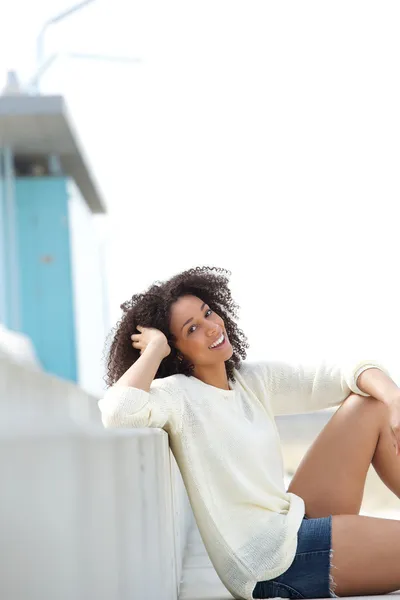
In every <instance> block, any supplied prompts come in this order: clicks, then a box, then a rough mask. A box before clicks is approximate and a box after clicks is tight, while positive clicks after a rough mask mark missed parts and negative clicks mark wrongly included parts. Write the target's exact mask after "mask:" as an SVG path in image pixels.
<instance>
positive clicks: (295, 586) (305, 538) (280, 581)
mask: <svg viewBox="0 0 400 600" xmlns="http://www.w3.org/2000/svg"><path fill="white" fill-rule="evenodd" d="M331 540H332V517H331V516H329V517H323V518H321V519H309V518H308V517H306V516H305V517H304V519H303V521H302V523H301V525H300V529H299V531H298V534H297V542H298V543H297V551H296V555H295V558H294V560H293V562H292V564H291V565H290V567H289V569H288V570H287V571H285V573H283V574H282V575H279V577H275V579H270V580H268V581H259V582H258V583H257V585H256V587H255V588H254V590H253V598H274V597H280V598H337V597H338V596H336V594H335V592H334V583H333V579H332V576H331V573H330V568H331V559H332V554H333V551H332V547H331Z"/></svg>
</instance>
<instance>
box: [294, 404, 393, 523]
mask: <svg viewBox="0 0 400 600" xmlns="http://www.w3.org/2000/svg"><path fill="white" fill-rule="evenodd" d="M385 419H386V420H387V407H386V406H385V405H384V404H383V402H379V401H378V400H376V399H375V398H370V397H363V396H359V395H357V394H351V395H350V396H349V397H348V398H347V399H346V400H345V401H344V402H343V404H342V405H341V406H340V407H339V408H338V410H337V411H336V413H335V414H334V415H333V416H332V417H331V419H330V420H329V422H328V423H327V425H326V426H325V427H324V429H323V430H322V431H321V433H320V434H319V436H318V437H317V439H316V440H315V442H314V443H313V444H312V446H311V447H310V449H309V450H308V452H307V453H306V455H305V457H304V458H303V460H302V462H301V464H300V466H299V468H298V469H297V471H296V473H295V475H294V477H293V479H292V481H291V484H290V486H289V489H288V491H289V492H292V493H294V494H296V495H297V496H300V497H301V498H303V500H304V502H305V506H306V514H307V515H308V516H310V517H313V518H318V517H325V516H328V515H335V514H358V513H359V511H360V508H361V502H362V498H363V494H364V487H365V480H366V476H367V473H368V469H369V466H370V464H371V461H372V458H373V456H374V453H375V450H376V445H377V442H378V439H379V434H380V430H381V429H382V427H383V426H384V423H385Z"/></svg>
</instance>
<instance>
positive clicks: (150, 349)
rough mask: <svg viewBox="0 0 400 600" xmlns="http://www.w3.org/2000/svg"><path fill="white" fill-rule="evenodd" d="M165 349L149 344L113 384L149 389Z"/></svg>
mask: <svg viewBox="0 0 400 600" xmlns="http://www.w3.org/2000/svg"><path fill="white" fill-rule="evenodd" d="M164 356H165V349H164V348H161V347H160V346H159V345H156V344H155V345H153V346H152V345H151V344H149V345H148V346H147V348H146V349H145V351H144V352H143V354H142V355H141V356H140V357H139V358H138V360H137V361H136V362H134V363H133V365H132V366H131V367H129V369H128V370H127V371H125V373H124V374H123V375H122V376H121V377H120V378H119V379H118V381H117V382H116V383H115V384H114V385H116V386H117V385H118V386H128V387H135V388H138V389H140V390H144V391H145V392H149V391H150V385H151V382H152V381H153V379H154V377H155V375H156V373H157V371H158V368H159V366H160V364H161V361H162V360H163V359H164Z"/></svg>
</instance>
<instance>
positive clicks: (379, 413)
mask: <svg viewBox="0 0 400 600" xmlns="http://www.w3.org/2000/svg"><path fill="white" fill-rule="evenodd" d="M341 407H346V411H349V414H357V415H366V416H367V415H371V418H375V419H379V420H382V421H384V420H385V419H387V418H388V414H389V413H388V407H387V405H386V404H384V403H383V402H381V401H380V400H377V399H376V398H373V397H372V396H361V395H360V394H353V393H352V394H350V395H349V396H348V397H347V398H346V399H345V400H344V402H343V403H342V405H341Z"/></svg>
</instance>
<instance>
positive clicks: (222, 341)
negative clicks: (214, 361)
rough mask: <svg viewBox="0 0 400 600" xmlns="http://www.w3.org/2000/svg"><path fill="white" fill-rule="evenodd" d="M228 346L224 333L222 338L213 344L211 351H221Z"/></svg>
mask: <svg viewBox="0 0 400 600" xmlns="http://www.w3.org/2000/svg"><path fill="white" fill-rule="evenodd" d="M225 344H226V337H225V334H224V333H223V334H222V335H221V337H219V338H218V339H217V340H216V341H215V342H214V344H212V345H211V346H209V350H219V349H220V348H223V347H224V346H225Z"/></svg>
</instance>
